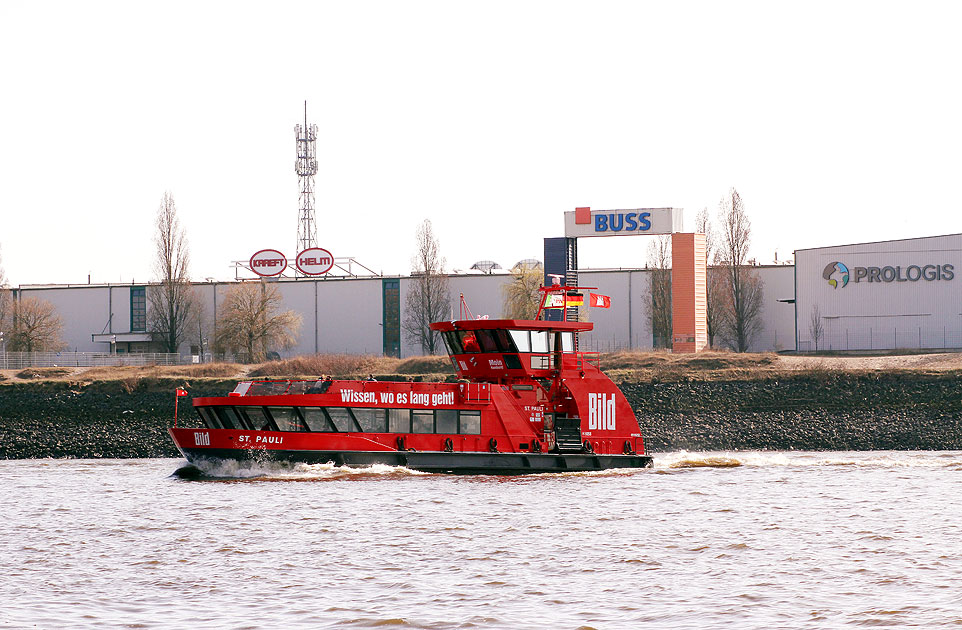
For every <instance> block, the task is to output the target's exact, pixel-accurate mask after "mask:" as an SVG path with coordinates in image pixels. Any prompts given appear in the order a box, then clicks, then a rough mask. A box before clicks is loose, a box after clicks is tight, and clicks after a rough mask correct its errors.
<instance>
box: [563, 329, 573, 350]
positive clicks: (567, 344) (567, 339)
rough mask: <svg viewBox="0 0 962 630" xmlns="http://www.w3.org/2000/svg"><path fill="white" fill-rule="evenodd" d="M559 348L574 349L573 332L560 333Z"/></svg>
mask: <svg viewBox="0 0 962 630" xmlns="http://www.w3.org/2000/svg"><path fill="white" fill-rule="evenodd" d="M561 350H562V351H563V352H574V351H575V334H574V333H573V332H563V333H561Z"/></svg>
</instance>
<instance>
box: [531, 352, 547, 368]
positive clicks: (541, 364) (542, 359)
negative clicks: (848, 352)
mask: <svg viewBox="0 0 962 630" xmlns="http://www.w3.org/2000/svg"><path fill="white" fill-rule="evenodd" d="M531 369H532V370H548V369H551V357H549V356H548V355H546V354H537V355H535V354H533V355H531Z"/></svg>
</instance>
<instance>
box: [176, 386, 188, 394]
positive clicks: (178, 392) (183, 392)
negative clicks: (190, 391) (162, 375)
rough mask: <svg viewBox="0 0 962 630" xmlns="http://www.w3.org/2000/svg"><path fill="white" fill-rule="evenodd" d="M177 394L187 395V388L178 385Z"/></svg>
mask: <svg viewBox="0 0 962 630" xmlns="http://www.w3.org/2000/svg"><path fill="white" fill-rule="evenodd" d="M177 395H178V396H186V395H187V390H186V389H181V388H180V387H178V388H177Z"/></svg>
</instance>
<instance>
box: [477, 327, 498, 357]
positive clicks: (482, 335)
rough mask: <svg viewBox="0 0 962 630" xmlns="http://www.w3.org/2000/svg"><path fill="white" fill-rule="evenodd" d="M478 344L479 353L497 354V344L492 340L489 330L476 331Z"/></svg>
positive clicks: (492, 336)
mask: <svg viewBox="0 0 962 630" xmlns="http://www.w3.org/2000/svg"><path fill="white" fill-rule="evenodd" d="M477 336H478V343H479V344H480V345H481V352H497V351H498V342H497V341H495V340H494V335H493V334H492V332H491V331H490V330H479V331H477Z"/></svg>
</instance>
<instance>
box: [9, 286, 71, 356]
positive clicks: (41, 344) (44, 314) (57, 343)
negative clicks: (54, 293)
mask: <svg viewBox="0 0 962 630" xmlns="http://www.w3.org/2000/svg"><path fill="white" fill-rule="evenodd" d="M12 311H13V316H12V318H11V320H12V321H11V330H10V337H9V339H8V344H9V349H10V350H13V351H14V352H43V351H56V350H61V349H63V348H64V347H65V346H66V344H65V343H64V342H63V340H61V338H60V334H61V333H62V332H63V320H62V319H61V318H60V316H59V315H58V314H57V310H56V309H55V308H54V306H53V304H51V303H50V302H48V301H46V300H41V299H39V298H35V297H21V298H20V299H19V300H14V302H13V309H12Z"/></svg>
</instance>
